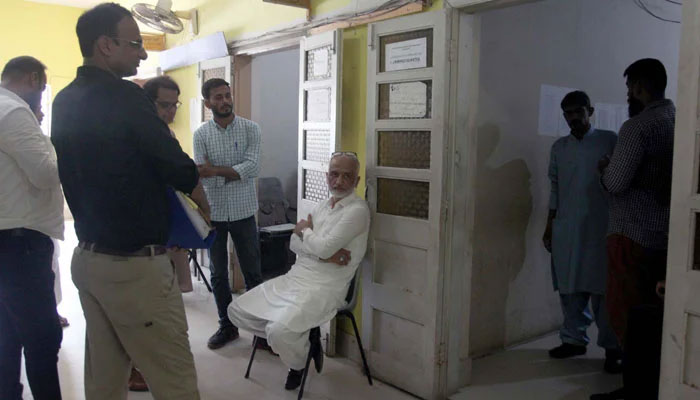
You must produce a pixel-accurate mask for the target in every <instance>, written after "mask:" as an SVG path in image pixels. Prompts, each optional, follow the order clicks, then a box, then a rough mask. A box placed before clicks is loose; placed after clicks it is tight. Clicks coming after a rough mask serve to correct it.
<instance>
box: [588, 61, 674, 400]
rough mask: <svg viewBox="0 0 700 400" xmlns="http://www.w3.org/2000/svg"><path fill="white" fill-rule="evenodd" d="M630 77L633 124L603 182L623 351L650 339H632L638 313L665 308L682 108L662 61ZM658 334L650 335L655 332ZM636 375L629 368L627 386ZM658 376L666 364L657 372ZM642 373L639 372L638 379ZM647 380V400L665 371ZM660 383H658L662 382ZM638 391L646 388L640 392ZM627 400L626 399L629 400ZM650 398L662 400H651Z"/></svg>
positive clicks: (612, 302)
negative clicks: (668, 93) (670, 92)
mask: <svg viewBox="0 0 700 400" xmlns="http://www.w3.org/2000/svg"><path fill="white" fill-rule="evenodd" d="M624 76H625V77H627V101H628V103H629V113H630V119H629V120H627V122H625V123H624V124H623V125H622V128H620V134H619V138H618V141H617V145H616V147H615V151H614V153H613V155H612V158H611V159H610V160H607V159H605V158H604V159H602V160H600V162H599V164H598V167H599V169H600V170H601V182H602V184H603V186H604V187H605V189H606V190H607V191H608V192H610V194H611V200H610V219H609V224H608V239H607V240H608V242H607V250H608V283H607V294H606V297H607V303H608V311H609V314H610V324H611V325H612V328H613V330H614V331H615V333H616V334H617V337H618V339H619V340H620V343H622V344H623V347H625V357H626V358H627V357H628V351H630V349H628V348H627V347H626V346H625V342H626V339H630V338H631V337H633V336H631V335H635V336H634V337H635V338H637V335H640V334H641V335H644V334H645V333H644V332H638V331H635V332H626V330H627V326H628V325H627V323H628V317H629V315H630V310H632V309H636V308H638V307H640V306H660V305H661V302H662V300H661V299H660V297H659V296H657V293H656V286H657V284H658V283H659V282H662V281H664V279H665V276H666V253H667V248H668V223H669V211H670V203H671V173H672V168H673V133H674V125H675V118H676V108H675V106H674V105H673V102H672V101H671V100H669V99H666V98H665V90H666V79H667V78H666V69H665V68H664V66H663V64H661V62H660V61H659V60H656V59H651V58H646V59H642V60H638V61H636V62H634V63H632V64H631V65H630V66H629V67H627V69H626V70H625V72H624ZM651 331H652V330H651V329H650V330H649V332H651ZM647 339H648V340H647V343H648V347H647V350H648V353H649V354H653V353H656V354H657V355H658V354H660V351H661V340H660V337H659V338H658V341H657V340H654V339H653V338H652V337H648V338H647ZM630 368H635V369H637V366H633V365H628V364H625V365H624V372H623V374H624V377H623V380H624V381H625V383H629V382H628V379H627V378H628V376H629V375H628V374H629V373H630V372H631V371H630ZM656 368H658V364H657V366H656ZM634 372H638V371H634ZM646 373H648V374H649V376H648V378H650V379H645V381H646V383H647V384H648V385H651V386H649V387H647V390H646V391H647V395H648V394H649V392H651V391H653V390H658V377H659V375H658V369H657V371H656V373H654V372H653V371H646ZM654 375H655V376H654ZM635 386H638V385H635ZM630 389H632V388H631V387H629V385H626V387H625V389H624V390H625V392H623V391H620V390H618V391H615V392H612V393H607V394H605V395H596V396H606V397H591V398H592V399H618V398H635V399H636V398H642V397H636V396H635V395H632V393H630ZM625 396H626V397H625ZM644 398H656V396H652V397H644Z"/></svg>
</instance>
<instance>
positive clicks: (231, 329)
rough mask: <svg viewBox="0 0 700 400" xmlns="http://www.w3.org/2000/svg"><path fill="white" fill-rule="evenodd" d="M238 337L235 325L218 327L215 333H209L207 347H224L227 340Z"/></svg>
mask: <svg viewBox="0 0 700 400" xmlns="http://www.w3.org/2000/svg"><path fill="white" fill-rule="evenodd" d="M236 339H238V328H236V327H235V326H227V327H224V328H219V330H218V331H216V333H215V334H213V335H211V337H210V338H209V341H208V342H207V347H209V348H210V349H212V350H214V349H219V348H221V347H224V345H225V344H226V343H228V342H231V341H233V340H236Z"/></svg>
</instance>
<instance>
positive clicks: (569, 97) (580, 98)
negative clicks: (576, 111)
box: [561, 90, 591, 110]
mask: <svg viewBox="0 0 700 400" xmlns="http://www.w3.org/2000/svg"><path fill="white" fill-rule="evenodd" d="M571 106H582V107H590V106H591V99H590V98H589V97H588V95H587V94H586V92H583V91H581V90H574V91H573V92H569V93H567V94H566V96H564V98H563V99H562V101H561V109H562V110H565V109H566V108H567V107H571Z"/></svg>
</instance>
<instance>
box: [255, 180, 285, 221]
mask: <svg viewBox="0 0 700 400" xmlns="http://www.w3.org/2000/svg"><path fill="white" fill-rule="evenodd" d="M287 208H289V203H288V202H287V200H286V199H285V197H284V191H283V190H282V183H281V182H280V180H279V178H276V177H270V178H258V226H259V227H261V228H262V227H265V226H272V225H279V224H284V223H287V222H289V221H288V220H287Z"/></svg>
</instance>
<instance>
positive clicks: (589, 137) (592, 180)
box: [543, 91, 621, 373]
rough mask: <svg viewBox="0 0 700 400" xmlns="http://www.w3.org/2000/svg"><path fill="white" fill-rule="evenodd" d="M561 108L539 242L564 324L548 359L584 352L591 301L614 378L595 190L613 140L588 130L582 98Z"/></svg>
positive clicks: (602, 217) (599, 192)
mask: <svg viewBox="0 0 700 400" xmlns="http://www.w3.org/2000/svg"><path fill="white" fill-rule="evenodd" d="M561 107H562V110H563V111H564V118H565V119H566V122H567V123H568V124H569V127H570V128H571V134H570V135H569V136H567V137H563V138H561V139H559V140H557V141H556V142H555V143H554V145H552V151H551V156H550V163H549V178H550V180H551V196H550V203H549V209H550V211H549V218H548V220H547V230H546V231H545V234H544V237H543V241H544V245H545V247H546V248H547V250H549V251H551V253H552V277H553V281H554V282H553V283H554V290H558V291H559V296H560V299H561V306H562V311H563V313H564V323H563V325H562V327H561V329H560V331H559V335H560V337H561V341H562V344H561V345H560V346H558V347H556V348H554V349H552V350H550V352H549V355H550V356H551V357H552V358H568V357H573V356H577V355H582V354H585V353H586V345H587V344H588V341H589V339H588V336H587V334H586V330H587V328H588V326H589V325H590V324H591V322H592V321H593V317H592V316H591V312H590V309H589V302H590V303H591V306H592V309H593V315H594V316H595V321H596V325H597V326H598V331H599V332H598V345H599V346H600V347H603V348H605V350H606V352H605V355H606V360H605V370H606V371H608V372H611V373H616V372H620V358H621V354H620V351H619V346H618V342H617V338H616V336H615V334H614V332H613V331H612V329H611V328H610V324H609V322H608V313H607V309H606V307H605V301H604V294H605V287H606V277H607V258H606V257H607V253H606V248H605V243H606V231H607V226H608V198H607V194H606V193H605V191H604V190H603V188H602V186H601V185H600V174H599V173H598V169H597V164H598V160H600V159H601V158H603V157H605V156H609V155H611V154H612V153H613V149H614V148H615V143H616V141H617V136H615V134H614V133H613V132H610V131H604V130H598V129H593V127H592V126H591V123H590V117H591V115H592V114H593V108H592V107H591V103H590V100H589V98H588V95H586V93H584V92H581V91H575V92H571V93H569V94H567V95H566V96H565V97H564V100H562V102H561Z"/></svg>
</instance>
